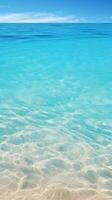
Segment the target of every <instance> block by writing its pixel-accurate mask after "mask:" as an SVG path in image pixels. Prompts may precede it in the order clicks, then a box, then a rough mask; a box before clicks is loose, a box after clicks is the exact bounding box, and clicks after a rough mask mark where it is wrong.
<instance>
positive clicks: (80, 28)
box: [0, 24, 112, 200]
mask: <svg viewBox="0 0 112 200" xmlns="http://www.w3.org/2000/svg"><path fill="white" fill-rule="evenodd" d="M0 200H112V24H0Z"/></svg>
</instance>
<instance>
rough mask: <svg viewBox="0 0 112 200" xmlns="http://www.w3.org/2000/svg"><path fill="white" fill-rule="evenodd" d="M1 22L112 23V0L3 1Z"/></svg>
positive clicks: (0, 5)
mask: <svg viewBox="0 0 112 200" xmlns="http://www.w3.org/2000/svg"><path fill="white" fill-rule="evenodd" d="M0 22H112V0H1V1H0Z"/></svg>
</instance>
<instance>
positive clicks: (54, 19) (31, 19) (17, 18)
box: [0, 12, 80, 23]
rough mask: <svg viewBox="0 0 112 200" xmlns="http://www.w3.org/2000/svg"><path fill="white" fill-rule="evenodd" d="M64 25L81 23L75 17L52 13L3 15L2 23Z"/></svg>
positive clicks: (0, 17) (0, 20) (0, 19)
mask: <svg viewBox="0 0 112 200" xmlns="http://www.w3.org/2000/svg"><path fill="white" fill-rule="evenodd" d="M10 22H12V23H50V22H51V23H62V22H66V23H67V22H68V23H70V22H80V19H78V18H75V17H74V16H59V15H56V14H52V13H35V12H25V13H11V14H1V15H0V23H10Z"/></svg>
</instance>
